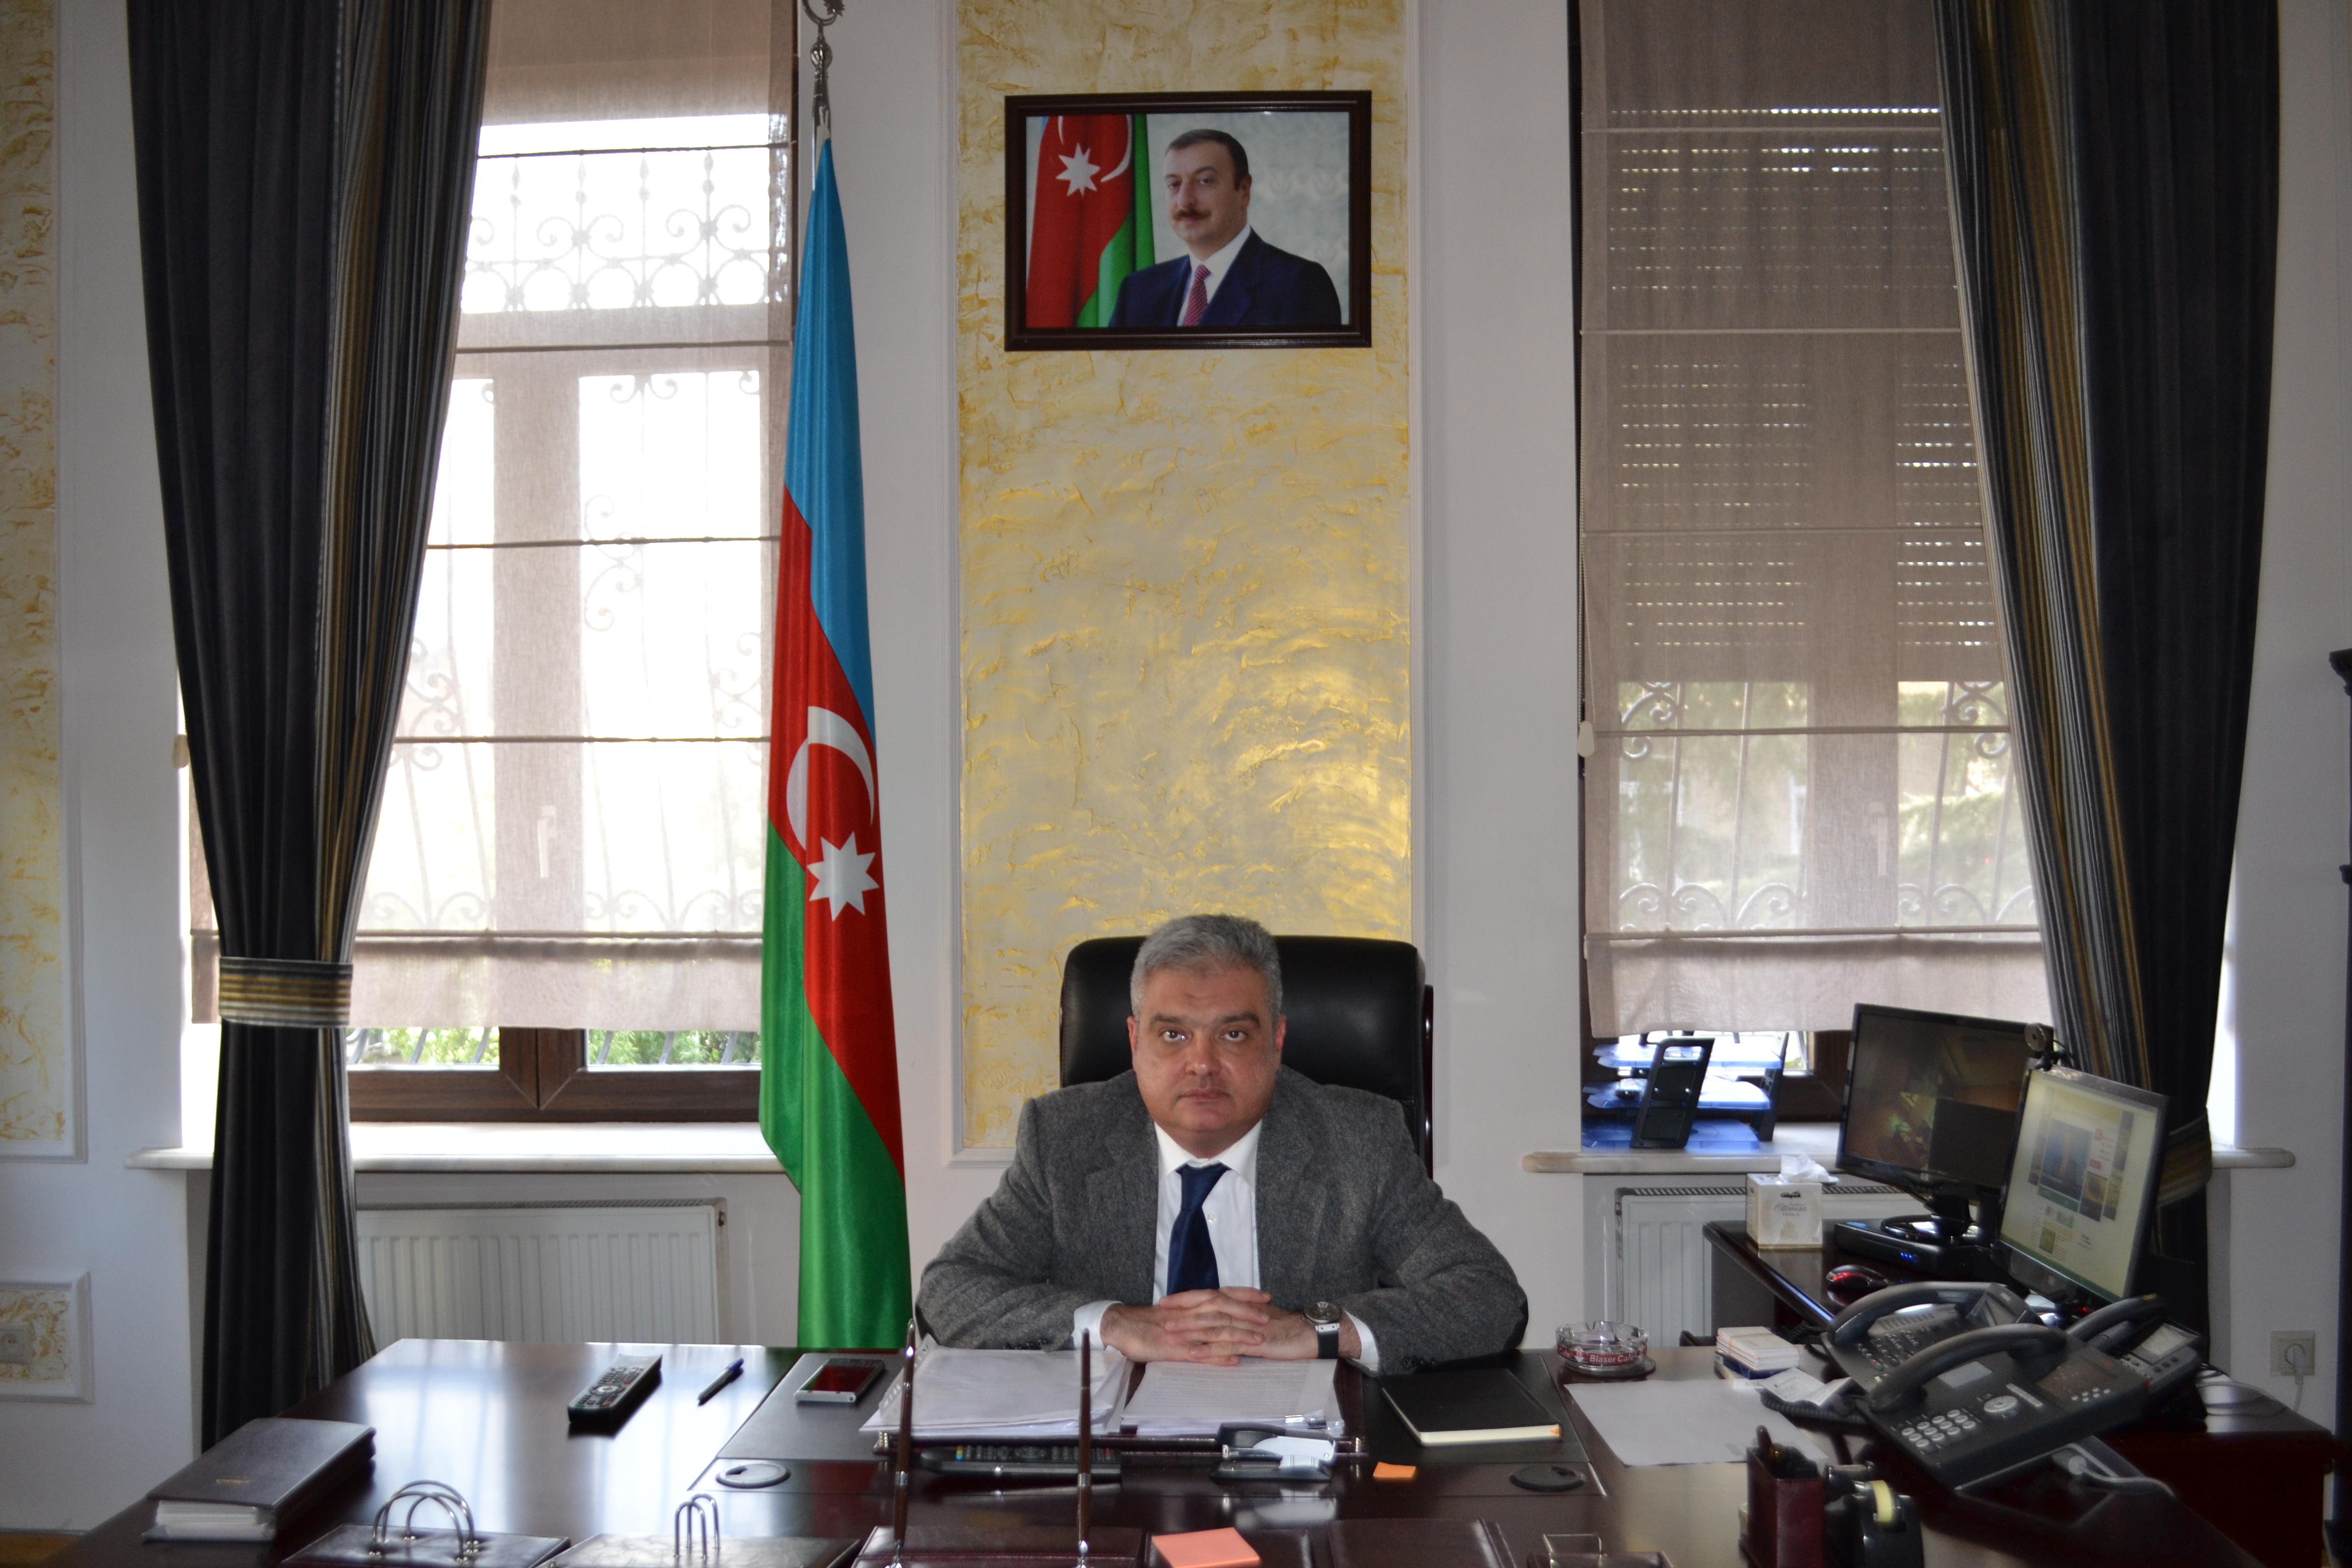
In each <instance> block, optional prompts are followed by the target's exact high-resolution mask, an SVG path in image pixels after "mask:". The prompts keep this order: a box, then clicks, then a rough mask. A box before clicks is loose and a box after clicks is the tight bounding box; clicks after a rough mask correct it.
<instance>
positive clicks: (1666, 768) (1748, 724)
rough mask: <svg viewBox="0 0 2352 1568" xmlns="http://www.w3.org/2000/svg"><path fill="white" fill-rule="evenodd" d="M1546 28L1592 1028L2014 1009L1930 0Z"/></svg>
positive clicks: (1999, 701) (2029, 1010) (2015, 916)
mask: <svg viewBox="0 0 2352 1568" xmlns="http://www.w3.org/2000/svg"><path fill="white" fill-rule="evenodd" d="M1579 24H1580V65H1581V70H1582V89H1583V121H1582V136H1581V158H1582V168H1581V177H1582V191H1583V215H1582V216H1583V231H1582V239H1581V247H1582V252H1581V284H1582V300H1581V305H1582V310H1581V336H1580V351H1581V356H1582V363H1581V372H1582V418H1581V441H1582V453H1581V458H1582V462H1581V480H1580V488H1581V495H1580V527H1581V530H1582V548H1583V563H1584V617H1583V626H1584V639H1585V647H1584V659H1583V669H1584V692H1583V701H1584V713H1585V717H1586V719H1587V721H1589V722H1590V723H1591V726H1592V733H1591V755H1590V756H1589V757H1588V758H1587V760H1586V763H1585V782H1584V820H1585V851H1584V853H1585V900H1584V909H1585V931H1586V939H1585V951H1586V962H1587V969H1588V973H1589V975H1590V984H1591V1023H1592V1027H1593V1029H1594V1031H1595V1032H1596V1033H1598V1034H1601V1035H1615V1034H1630V1033H1633V1032H1636V1031H1641V1030H1649V1029H1659V1028H1673V1027H1691V1028H1713V1029H1821V1028H1843V1027H1845V1026H1848V1024H1849V1023H1850V1022H1851V1019H1852V1013H1853V1005H1854V1004H1855V1003H1856V1002H1858V1001H1871V1002H1882V1003H1891V1004H1895V1005H1910V1006H1920V1007H1929V1008H1936V1009H1941V1010H1949V1011H1957V1012H1965V1013H1975V1014H1983V1015H1990V1016H2002V1017H2034V1018H2039V1017H2043V1016H2047V1012H2048V1006H2047V1002H2046V997H2045V987H2044V984H2043V981H2042V956H2041V942H2040V938H2039V934H2038V931H2037V930H2036V925H2035V921H2036V914H2035V909H2034V901H2033V889H2032V880H2031V878H2030V875H2029V872H2028V868H2027V856H2026V847H2025V843H2024V837H2023V830H2022V826H2021V822H2020V820H2019V816H2018V802H2017V800H2016V799H2015V797H2014V794H2013V791H2012V789H2011V747H2010V734H2009V727H2008V718H2007V712H2006V689H2005V686H2004V681H2003V671H2002V664H2001V657H2000V636H1999V629H2000V628H1999V626H1998V623H1997V620H1996V610H1995V605H1994V598H1993V592H1992V585H1991V582H1990V574H1989V571H1988V564H1987V559H1986V553H1985V552H1986V541H1985V527H1984V514H1983V506H1982V500H1981V493H1980V490H1979V482H1978V475H1977V467H1976V445H1975V439H1974V435H1973V431H1972V428H1971V420H1970V415H1969V396H1968V383H1967V372H1966V367H1965V364H1964V363H1963V357H1962V346H1961V339H1960V332H1959V316H1958V294H1957V291H1956V287H1955V279H1954V268H1953V251H1952V235H1951V219H1950V210H1949V198H1948V193H1947V188H1946V178H1945V168H1944V149H1943V138H1942V114H1941V110H1940V107H1939V93H1938V89H1937V75H1936V53H1935V37H1934V31H1933V24H1934V17H1933V12H1932V8H1931V5H1930V4H1929V0H1776V3H1775V4H1772V5H1756V4H1753V3H1752V0H1586V3H1585V4H1584V5H1582V6H1581V8H1580V16H1579Z"/></svg>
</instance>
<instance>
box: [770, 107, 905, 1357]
mask: <svg viewBox="0 0 2352 1568" xmlns="http://www.w3.org/2000/svg"><path fill="white" fill-rule="evenodd" d="M789 418H790V421H791V423H790V426H789V429H788V431H787V433H786V436H785V440H784V505H783V520H782V543H781V545H780V546H779V551H778V553H779V555H780V557H781V560H780V563H779V569H778V572H777V582H776V675H775V686H774V689H773V700H772V713H773V715H774V718H773V722H774V726H775V730H774V735H773V744H772V748H771V750H770V752H769V753H768V754H769V763H768V871H767V929H766V932H765V937H764V941H763V943H762V963H761V999H760V1026H761V1034H760V1131H761V1133H762V1134H763V1135H764V1136H765V1137H766V1138H767V1140H768V1146H769V1147H770V1148H772V1149H773V1150H774V1151H775V1152H776V1158H777V1159H778V1160H779V1161H781V1162H782V1164H783V1167H784V1173H785V1174H786V1175H788V1176H790V1177H791V1178H792V1181H793V1185H794V1186H796V1187H798V1188H799V1189H800V1194H801V1299H800V1333H799V1339H800V1342H801V1343H803V1344H804V1345H833V1346H888V1345H894V1344H898V1343H899V1342H902V1341H903V1340H904V1339H905V1337H906V1332H907V1320H908V1317H909V1316H910V1315H911V1314H912V1311H913V1292H912V1290H911V1289H909V1283H908V1258H907V1175H906V1158H905V1155H904V1152H903V1151H902V1148H901V1145H900V1140H899V1131H898V1041H897V1037H896V1035H895V1033H894V1031H893V1029H892V1026H891V1020H890V950H889V943H888V942H887V939H886V937H885V935H884V931H883V921H882V895H883V888H882V882H883V877H882V814H881V797H880V795H878V794H877V790H876V787H875V777H874V670H873V661H872V659H871V658H870V657H869V655H868V653H867V642H866V485H865V480H864V478H863V475H862V473H861V470H860V467H859V463H860V459H859V456H858V441H857V348H856V337H855V333H854V332H853V331H852V329H851V326H850V319H849V247H848V244H847V242H846V240H845V237H844V236H843V234H842V227H841V199H840V196H839V194H838V193H837V192H836V191H835V187H834V179H833V144H832V143H831V142H825V143H824V145H823V146H821V147H820V148H819V150H818V152H817V163H816V184H815V186H814V189H813V190H812V191H811V193H810V198H809V218H808V229H807V238H806V241H805V248H804V250H803V260H802V263H801V300H800V319H799V325H798V330H797V331H795V332H794V333H793V401H792V408H791V412H790V415H789Z"/></svg>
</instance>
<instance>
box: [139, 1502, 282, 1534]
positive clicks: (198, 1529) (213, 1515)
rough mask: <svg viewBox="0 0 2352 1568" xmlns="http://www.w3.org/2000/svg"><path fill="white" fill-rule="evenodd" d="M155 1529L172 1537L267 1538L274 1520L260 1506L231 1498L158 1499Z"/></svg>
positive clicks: (273, 1531)
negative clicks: (190, 1500) (230, 1500)
mask: <svg viewBox="0 0 2352 1568" xmlns="http://www.w3.org/2000/svg"><path fill="white" fill-rule="evenodd" d="M155 1533H156V1534H158V1535H162V1536H168V1537H169V1538H171V1539H172V1540H173V1541H270V1540H274V1539H275V1538H276V1537H277V1534H278V1525H277V1521H275V1520H273V1519H271V1518H270V1517H269V1516H268V1514H267V1513H265V1512H264V1511H263V1510H260V1509H257V1508H249V1507H247V1506H246V1505H244V1504H242V1503H233V1502H169V1501H165V1502H159V1503H157V1504H156V1505H155Z"/></svg>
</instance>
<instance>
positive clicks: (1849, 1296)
mask: <svg viewBox="0 0 2352 1568" xmlns="http://www.w3.org/2000/svg"><path fill="white" fill-rule="evenodd" d="M1894 1283H1895V1281H1894V1280H1892V1279H1888V1278H1887V1277H1886V1276H1885V1275H1884V1274H1881V1273H1880V1272H1879V1271H1878V1270H1877V1269H1875V1268H1868V1267H1866V1266H1864V1265H1863V1264H1860V1263H1841V1264H1839V1265H1838V1266H1837V1267H1836V1268H1832V1269H1831V1270H1830V1271H1829V1272H1828V1273H1827V1274H1824V1275H1822V1289H1825V1290H1827V1291H1828V1292H1829V1293H1830V1300H1832V1301H1835V1302H1836V1303H1837V1304H1838V1305H1839V1306H1841V1307H1850V1306H1852V1305H1853V1303H1855V1302H1856V1301H1859V1300H1862V1299H1863V1298H1864V1296H1867V1295H1869V1294H1870V1293H1871V1292H1872V1291H1874V1290H1884V1289H1886V1288H1887V1287H1888V1286H1889V1285H1892V1284H1894Z"/></svg>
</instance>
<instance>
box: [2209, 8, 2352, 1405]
mask: <svg viewBox="0 0 2352 1568" xmlns="http://www.w3.org/2000/svg"><path fill="white" fill-rule="evenodd" d="M2279 21H2280V27H2281V37H2280V46H2281V47H2280V51H2279V53H2280V66H2281V79H2280V87H2281V95H2282V104H2281V115H2280V118H2281V143H2282V148H2281V151H2282V168H2281V174H2280V215H2279V252H2278V333H2277V356H2276V361H2275V364H2274V367H2273V381H2272V386H2273V394H2272V402H2271V466H2270V503H2269V511H2268V515H2267V518H2266V520H2265V522H2264V532H2263V580H2262V609H2261V614H2260V619H2259V621H2258V623H2257V628H2256V632H2255V639H2254V686H2253V705H2252V718H2251V721H2250V723H2249V726H2248V731H2247V736H2246V782H2245V795H2244V798H2243V801H2242V805H2241V806H2240V810H2239V817H2238V866H2237V894H2238V907H2237V916H2238V925H2237V974H2236V982H2237V984H2236V988H2235V995H2236V1009H2237V1016H2236V1019H2235V1025H2236V1034H2237V1040H2238V1052H2239V1083H2238V1138H2239V1142H2242V1143H2245V1144H2249V1145H2283V1146H2284V1147H2286V1148H2289V1149H2292V1150H2294V1152H2295V1156H2296V1164H2295V1166H2294V1169H2293V1170H2288V1171H2247V1172H2242V1173H2237V1174H2235V1175H2234V1176H2232V1178H2231V1182H2230V1188H2231V1193H2230V1208H2231V1214H2230V1253H2231V1257H2230V1268H2229V1288H2230V1294H2231V1314H2230V1333H2231V1343H2230V1345H2229V1346H2228V1347H2227V1349H2226V1352H2224V1351H2221V1350H2219V1349H2217V1351H2216V1352H2215V1353H2216V1358H2217V1359H2224V1360H2225V1363H2226V1364H2227V1366H2228V1367H2229V1369H2230V1370H2231V1372H2232V1373H2235V1374H2237V1375H2238V1376H2240V1377H2242V1378H2246V1379H2247V1380H2249V1381H2251V1382H2254V1383H2257V1384H2263V1386H2266V1387H2268V1388H2269V1389H2271V1390H2272V1391H2273V1393H2276V1394H2279V1395H2280V1396H2281V1397H2284V1398H2290V1399H2291V1398H2292V1397H2293V1396H2294V1384H2293V1383H2292V1381H2291V1380H2288V1379H2283V1378H2272V1377H2270V1376H2269V1375H2268V1373H2269V1367H2270V1336H2271V1331H2273V1330H2275V1329H2314V1330H2316V1331H2318V1334H2319V1344H2320V1364H2319V1367H2318V1373H2319V1376H2318V1379H2317V1380H2316V1381H2315V1382H2314V1383H2313V1384H2311V1385H2310V1386H2308V1387H2307V1388H2306V1389H2305V1394H2304V1400H2303V1410H2304V1414H2305V1415H2309V1416H2312V1417H2313V1418H2314V1419H2316V1420H2319V1421H2322V1422H2326V1421H2331V1420H2332V1419H2333V1413H2334V1408H2335V1399H2334V1382H2335V1377H2336V1366H2335V1345H2336V1340H2335V1335H2336V1210H2337V1193H2338V1186H2337V1184H2338V1181H2339V1180H2340V1173H2341V1169H2342V1164H2341V1161H2342V1150H2341V1148H2340V1142H2341V1138H2342V1127H2343V1123H2342V1121H2341V1116H2342V1090H2343V1069H2344V1043H2345V1042H2344V994H2345V896H2346V893H2345V885H2344V883H2343V881H2342V879H2340V878H2339V877H2338V876H2337V874H2336V867H2337V866H2338V865H2340V864H2342V863H2343V862H2344V861H2345V860H2347V858H2352V854H2347V845H2346V822H2347V813H2352V805H2347V798H2348V797H2347V769H2346V752H2347V728H2352V703H2347V700H2346V697H2345V693H2344V689H2343V687H2342V685H2341V683H2339V682H2338V681H2337V680H2336V677H2335V676H2334V674H2333V673H2331V672H2330V671H2329V669H2328V668H2327V654H2328V652H2329V650H2330V649H2333V648H2339V647H2352V571H2347V566H2352V562H2347V552H2346V544H2347V516H2352V510H2347V509H2352V488H2347V473H2346V468H2345V463H2346V457H2345V453H2346V448H2347V441H2352V405H2347V389H2352V340H2347V325H2352V322H2348V321H2347V314H2346V310H2347V297H2348V296H2352V128H2347V112H2352V96H2348V94H2347V89H2348V87H2352V60H2347V26H2346V24H2347V10H2346V7H2345V5H2343V4H2342V0H2284V3H2283V4H2282V5H2280V7H2279ZM2184 826H2186V825H2184ZM2215 1283H2216V1286H2217V1288H2218V1287H2219V1285H2220V1283H2221V1282H2220V1281H2219V1280H2218V1279H2217V1280H2216V1282H2215Z"/></svg>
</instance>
